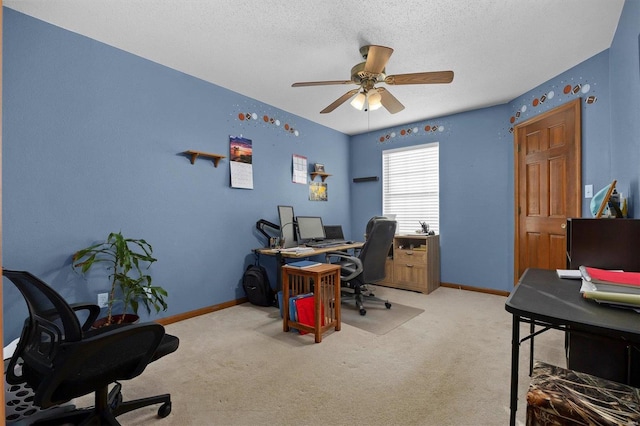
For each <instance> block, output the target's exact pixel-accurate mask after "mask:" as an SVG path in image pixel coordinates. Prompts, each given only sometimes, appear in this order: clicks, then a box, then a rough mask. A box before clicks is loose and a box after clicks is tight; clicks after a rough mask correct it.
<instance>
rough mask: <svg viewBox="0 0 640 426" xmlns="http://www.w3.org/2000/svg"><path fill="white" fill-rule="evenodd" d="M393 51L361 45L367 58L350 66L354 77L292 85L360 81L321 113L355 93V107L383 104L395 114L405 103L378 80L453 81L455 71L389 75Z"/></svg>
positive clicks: (319, 84)
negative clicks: (380, 85) (386, 68)
mask: <svg viewBox="0 0 640 426" xmlns="http://www.w3.org/2000/svg"><path fill="white" fill-rule="evenodd" d="M392 53H393V49H392V48H390V47H385V46H377V45H368V46H362V47H361V48H360V54H361V55H362V58H363V59H364V60H365V61H364V62H361V63H359V64H357V65H356V66H354V67H353V68H351V80H329V81H305V82H300V83H293V84H292V85H291V87H304V86H328V85H334V84H357V85H358V86H360V87H359V88H357V89H353V90H349V91H348V92H347V93H345V94H344V95H342V96H341V97H339V98H338V99H336V100H335V101H334V102H333V103H332V104H331V105H329V106H328V107H326V108H325V109H323V110H322V111H320V114H326V113H329V112H331V111H333V110H334V109H336V108H337V107H339V106H340V105H342V104H343V103H345V102H346V101H347V100H349V98H351V97H353V96H354V95H356V94H357V95H356V96H355V97H354V98H353V100H352V101H351V105H352V106H353V107H354V108H356V109H359V110H362V109H365V110H366V109H369V110H375V109H378V108H380V107H381V106H383V107H385V108H386V109H387V111H389V112H390V113H391V114H395V113H397V112H400V111H402V110H403V109H404V105H402V104H401V103H400V101H399V100H398V99H396V98H395V96H393V95H392V94H391V93H390V92H389V91H388V90H387V89H385V88H384V87H375V85H376V84H377V83H386V84H389V85H400V84H440V83H451V81H453V71H434V72H417V73H411V74H396V75H386V73H385V67H386V65H387V62H388V61H389V58H390V57H391V54H392Z"/></svg>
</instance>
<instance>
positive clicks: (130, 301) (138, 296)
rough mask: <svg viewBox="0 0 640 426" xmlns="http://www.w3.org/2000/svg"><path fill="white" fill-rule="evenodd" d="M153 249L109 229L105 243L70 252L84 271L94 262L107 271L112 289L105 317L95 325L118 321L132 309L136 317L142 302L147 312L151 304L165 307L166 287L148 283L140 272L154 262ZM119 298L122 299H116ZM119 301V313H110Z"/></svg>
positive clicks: (163, 308)
mask: <svg viewBox="0 0 640 426" xmlns="http://www.w3.org/2000/svg"><path fill="white" fill-rule="evenodd" d="M152 254H153V248H152V247H151V245H150V244H149V243H147V242H146V241H145V240H142V239H132V238H125V237H124V236H123V235H122V233H121V232H118V233H115V232H112V233H110V234H109V236H108V237H107V240H106V241H105V242H102V243H99V244H94V245H92V246H89V247H87V248H84V249H82V250H78V251H77V252H75V253H74V254H73V260H72V263H71V264H72V267H73V268H74V269H75V270H78V269H79V270H80V271H81V272H82V273H83V274H84V273H86V272H87V271H89V270H90V269H91V268H92V267H93V266H94V265H95V264H97V263H103V264H106V268H107V270H108V271H109V280H110V282H111V289H110V291H109V298H108V302H107V317H106V319H103V320H100V319H99V320H98V321H96V322H97V323H100V324H97V326H103V325H104V326H106V325H110V324H121V323H123V322H130V321H131V320H130V319H129V320H127V318H130V316H131V314H128V313H127V312H128V311H129V312H133V315H134V320H137V318H138V308H139V307H140V304H142V305H143V306H144V307H145V308H146V309H147V312H148V313H151V308H152V307H153V308H154V309H155V311H156V313H157V312H160V309H162V310H163V311H164V310H166V309H167V303H166V302H165V297H166V296H167V292H166V290H164V289H163V288H162V287H157V286H153V285H151V276H150V275H148V274H145V273H144V272H143V268H144V269H149V267H151V264H152V263H153V262H155V261H156V260H157V259H155V258H154V257H153V256H152ZM118 297H121V299H118ZM117 301H121V302H122V305H123V308H122V313H121V314H117V315H115V314H114V313H113V308H114V304H115V303H116V302H117Z"/></svg>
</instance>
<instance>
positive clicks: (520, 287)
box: [505, 269, 640, 425]
mask: <svg viewBox="0 0 640 426" xmlns="http://www.w3.org/2000/svg"><path fill="white" fill-rule="evenodd" d="M580 285H581V282H580V281H579V280H568V279H561V278H558V274H557V273H556V271H554V270H545V269H527V270H526V271H525V272H524V274H522V277H520V280H519V281H518V284H517V285H516V287H515V288H514V289H513V291H512V292H511V295H510V296H509V298H508V299H507V301H506V303H505V309H506V310H507V311H508V312H510V313H511V314H512V315H513V327H512V336H511V401H510V408H511V417H510V424H511V425H515V420H516V410H517V403H518V361H519V357H520V344H521V343H523V342H524V341H526V340H529V339H530V353H531V363H533V339H534V336H535V335H537V334H540V333H542V332H544V331H546V330H549V329H557V330H564V331H571V332H574V331H575V332H581V333H585V334H589V335H595V336H604V337H607V338H609V339H615V340H619V341H624V342H628V343H629V344H635V343H639V342H640V327H638V319H639V318H640V317H638V314H637V313H636V312H635V311H631V310H627V309H618V308H612V307H608V306H603V305H600V304H598V303H596V302H594V301H592V300H586V299H584V298H583V297H582V295H581V294H580ZM521 322H524V323H528V324H530V334H529V335H528V336H526V337H524V338H523V339H520V323H521ZM536 325H538V326H541V327H543V329H542V330H539V331H537V332H536V331H535V326H536ZM529 368H530V370H531V369H532V364H531V365H530V366H529Z"/></svg>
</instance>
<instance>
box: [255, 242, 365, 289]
mask: <svg viewBox="0 0 640 426" xmlns="http://www.w3.org/2000/svg"><path fill="white" fill-rule="evenodd" d="M363 245H364V243H351V244H342V245H339V246H331V247H322V248H313V250H304V251H300V252H295V251H293V250H291V249H270V248H259V249H254V252H255V253H258V254H264V255H266V256H275V258H276V261H277V263H278V268H277V269H276V281H277V284H276V285H277V288H276V291H279V290H281V289H282V266H284V265H285V264H286V260H285V259H303V258H307V257H313V256H317V255H320V254H325V253H329V252H332V251H347V250H353V249H360V248H362V246H363ZM307 248H308V247H303V249H307Z"/></svg>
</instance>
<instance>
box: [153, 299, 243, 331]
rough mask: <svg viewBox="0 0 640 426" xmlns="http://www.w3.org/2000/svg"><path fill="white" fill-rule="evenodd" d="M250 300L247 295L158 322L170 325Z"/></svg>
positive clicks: (158, 321) (161, 319)
mask: <svg viewBox="0 0 640 426" xmlns="http://www.w3.org/2000/svg"><path fill="white" fill-rule="evenodd" d="M248 301H249V300H248V299H247V298H246V297H242V298H240V299H236V300H230V301H228V302H224V303H220V304H217V305H213V306H205V307H204V308H200V309H196V310H194V311H189V312H183V313H181V314H178V315H172V316H170V317H166V318H160V319H158V320H156V322H157V323H158V324H161V325H169V324H173V323H174V322H179V321H183V320H186V319H189V318H195V317H199V316H200V315H204V314H210V313H211V312H215V311H220V310H222V309H226V308H230V307H232V306H236V305H241V304H243V303H245V302H248Z"/></svg>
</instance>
